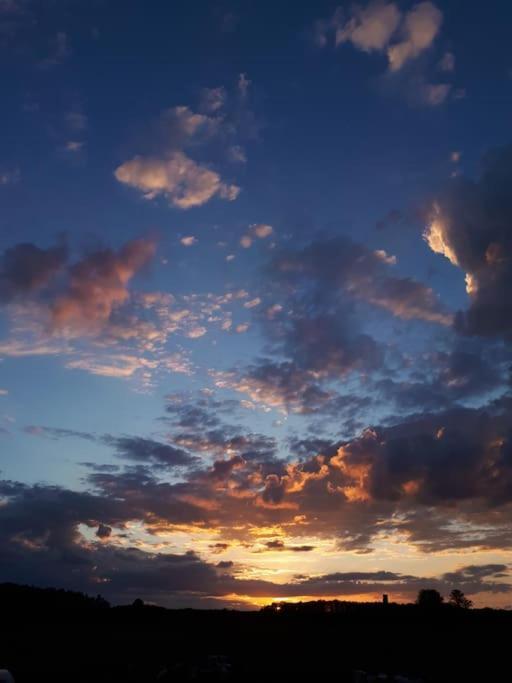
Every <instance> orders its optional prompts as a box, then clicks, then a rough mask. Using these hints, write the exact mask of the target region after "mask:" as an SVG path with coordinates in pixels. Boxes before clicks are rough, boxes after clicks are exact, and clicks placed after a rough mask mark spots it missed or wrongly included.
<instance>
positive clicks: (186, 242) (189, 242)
mask: <svg viewBox="0 0 512 683" xmlns="http://www.w3.org/2000/svg"><path fill="white" fill-rule="evenodd" d="M198 241H199V240H198V239H197V237H194V235H189V236H187V237H182V238H181V240H180V242H181V244H182V245H183V246H184V247H193V246H194V244H197V243H198Z"/></svg>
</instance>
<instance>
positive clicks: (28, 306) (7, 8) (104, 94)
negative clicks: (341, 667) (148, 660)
mask: <svg viewBox="0 0 512 683" xmlns="http://www.w3.org/2000/svg"><path fill="white" fill-rule="evenodd" d="M511 18H512V17H511V10H510V8H509V6H508V4H507V3H505V2H498V1H495V2H491V3H488V5H486V6H485V8H483V9H482V7H480V6H477V5H475V4H474V5H471V6H468V5H467V3H463V2H461V1H455V0H454V1H452V2H442V3H440V2H438V3H432V2H391V1H388V0H381V1H376V2H370V3H367V2H363V3H361V4H352V3H340V4H336V3H335V2H334V3H333V2H318V3H314V4H312V3H309V4H307V3H304V4H303V6H301V5H299V6H298V5H297V3H292V2H287V1H283V2H280V3H278V4H277V5H276V4H275V3H254V2H249V1H247V2H219V3H190V2H187V3H185V2H175V3H168V2H154V3H151V6H150V7H148V5H147V3H142V2H140V1H139V0H131V1H128V2H124V3H122V7H121V6H120V5H119V4H117V3H113V2H108V0H97V1H95V2H83V1H82V0H73V1H70V2H63V1H61V0H54V1H52V2H38V1H37V0H3V1H0V70H1V76H2V83H3V106H2V111H1V113H0V116H1V118H2V129H3V131H4V139H3V144H2V147H1V149H0V201H1V205H2V211H1V213H0V305H1V311H0V316H1V319H0V359H1V362H0V418H1V433H0V439H1V444H2V446H1V451H0V453H1V454H0V476H1V477H2V481H1V482H0V501H1V502H2V505H1V506H0V516H1V515H2V514H4V515H5V516H6V518H5V519H6V525H5V527H6V531H5V538H4V544H5V547H6V548H8V551H6V558H5V559H6V561H5V562H4V563H3V565H4V567H5V569H4V576H2V575H1V571H2V570H0V580H1V579H2V578H3V579H6V580H8V579H10V578H12V577H13V576H17V577H19V576H21V577H24V578H25V580H26V581H30V582H31V583H39V584H42V585H49V584H55V585H61V584H66V585H69V587H76V588H79V589H81V590H86V591H95V590H97V584H98V583H100V584H101V588H102V590H103V589H104V592H105V594H107V595H108V596H109V597H110V598H111V599H114V600H117V601H123V600H128V599H130V598H131V596H132V594H133V595H135V596H137V595H139V594H140V595H142V596H143V597H145V598H146V599H153V600H155V601H157V602H161V603H163V604H170V605H173V604H191V605H196V604H201V605H203V606H205V605H206V606H210V605H221V604H229V605H236V606H244V607H248V606H249V607H254V606H255V605H258V604H263V603H264V602H265V601H268V599H270V598H271V597H272V598H274V597H283V598H286V599H298V598H304V597H314V596H318V595H320V596H324V597H325V596H326V597H329V596H331V597H332V596H336V597H350V596H352V597H354V596H355V597H357V599H371V598H372V597H373V596H375V595H377V594H379V593H380V592H382V590H384V589H385V592H390V593H393V591H394V592H395V598H396V599H397V600H406V599H409V598H410V597H411V595H413V593H414V591H415V590H416V589H417V585H418V581H421V580H424V581H430V582H433V583H434V584H435V585H438V586H439V587H440V589H441V590H446V591H447V590H448V588H449V587H450V586H449V585H448V578H447V577H448V576H450V577H452V575H453V572H455V573H456V576H457V577H458V580H459V581H460V585H461V586H463V588H464V589H465V590H466V591H467V592H468V593H471V595H473V596H474V597H475V600H476V602H477V603H478V604H500V605H509V604H510V603H511V600H510V597H509V595H508V593H509V591H510V585H511V584H510V581H509V577H508V567H509V563H510V552H509V550H508V546H509V545H510V543H509V540H510V528H511V527H510V523H511V517H510V514H511V510H512V493H511V492H512V483H510V482H512V471H511V462H512V461H511V460H510V455H509V438H510V427H511V426H512V413H511V412H510V406H509V366H510V360H511V355H510V334H511V329H510V323H509V322H508V320H509V315H508V314H509V313H511V312H512V311H510V303H509V302H510V300H512V299H510V297H509V296H508V292H509V288H510V289H512V276H511V273H512V267H511V266H510V265H509V258H510V257H509V254H510V246H512V245H511V238H510V234H511V230H510V228H511V225H512V206H511V204H510V201H509V200H508V196H509V194H510V192H509V191H510V184H511V181H512V153H511V151H510V147H508V145H509V143H510V120H511V114H512V78H511V74H512V54H511V47H510V41H509V36H508V33H509V30H508V28H509V25H510V19H511ZM510 293H511V294H512V292H510ZM70 500H72V501H73V502H72V503H71V502H70ZM114 501H115V502H114ZM491 511H492V512H491ZM36 518H37V522H36V521H35V520H36ZM425 518H428V519H430V520H431V522H430V523H429V524H427V523H426V522H425V521H424V520H425ZM101 529H103V532H101V531H100V530H101ZM105 530H108V531H105ZM155 539H157V540H155ZM276 541H277V543H276ZM155 543H157V547H156V548H155ZM219 544H220V545H219ZM133 549H136V552H137V553H140V560H141V562H142V561H144V559H148V558H149V559H150V562H149V563H146V564H145V566H146V565H147V566H148V567H149V568H148V570H147V572H148V573H147V583H144V582H142V583H137V582H135V581H134V582H133V585H130V579H129V576H130V572H131V571H132V569H133V570H134V569H135V565H136V564H137V562H136V561H135V560H134V559H133V558H134V556H133V554H130V552H131V551H132V550H133ZM312 550H316V552H314V553H313V552H311V551H312ZM65 553H70V554H71V555H72V556H76V558H80V559H81V561H83V564H84V567H85V568H84V570H83V573H82V574H80V575H79V576H77V577H75V579H74V580H71V583H70V579H69V576H68V575H66V573H65V572H63V571H62V569H59V558H62V557H64V556H65ZM113 558H116V559H115V562H118V563H119V566H118V567H117V570H116V571H117V572H118V574H116V576H119V572H121V573H122V572H123V571H125V572H126V574H127V577H128V578H127V579H126V580H124V581H122V582H121V581H119V580H118V579H116V578H115V576H114V575H110V574H109V567H110V566H112V564H115V562H114V559H113ZM132 562H134V563H135V565H134V567H133V568H132V567H131V565H130V563H132ZM162 562H164V563H165V562H167V563H169V565H172V572H171V574H170V577H169V579H168V580H167V582H164V583H163V584H162V585H160V584H158V581H157V580H156V578H155V576H156V575H157V574H158V573H159V572H160V568H161V563H162ZM219 562H220V564H219ZM109 563H110V564H109ZM301 563H302V564H303V565H304V566H305V567H306V570H304V572H303V574H304V575H305V576H307V577H309V578H308V580H307V581H306V580H305V579H303V578H302V579H301V578H300V577H297V571H298V565H300V564H301ZM128 565H130V566H128ZM185 565H186V566H187V568H188V570H190V572H191V573H190V576H192V575H194V576H196V575H195V574H194V571H195V572H196V573H197V576H196V578H195V579H194V580H192V579H191V583H190V585H188V584H187V585H185V587H183V584H182V582H181V578H182V577H181V573H180V572H181V568H182V567H183V566H185ZM150 566H151V567H154V569H151V568H150ZM20 567H21V568H22V571H21V573H20ZM93 567H94V569H92V568H93ZM98 567H99V569H98ZM190 567H192V569H193V570H194V571H192V570H191V569H190ZM475 567H476V568H477V569H475ZM153 571H154V573H155V575H153V574H152V572H153ZM353 571H357V572H363V573H365V578H364V579H363V582H364V585H361V584H360V582H358V581H354V579H353V578H351V576H352V575H351V574H350V572H353ZM382 571H388V572H392V573H393V578H392V579H389V578H388V579H383V578H382V575H380V574H379V572H382ZM98 573H99V574H101V575H100V576H98ZM501 575H503V577H505V578H503V577H502V576H501ZM333 576H336V577H337V578H336V579H333V578H332V577H333ZM450 580H452V578H450ZM116 581H117V583H116ZM194 581H196V583H194ZM308 581H309V583H308ZM386 581H390V582H391V583H386ZM173 582H174V583H173ZM123 586H124V587H123ZM126 586H129V588H126ZM177 586H181V588H178V587H177ZM308 591H309V592H308ZM198 596H199V597H198Z"/></svg>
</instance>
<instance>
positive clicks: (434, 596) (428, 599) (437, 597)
mask: <svg viewBox="0 0 512 683" xmlns="http://www.w3.org/2000/svg"><path fill="white" fill-rule="evenodd" d="M416 604H417V605H418V606H419V607H424V608H428V609H435V608H438V607H441V605H442V604H443V596H442V595H441V593H440V592H439V591H436V590H435V588H422V589H421V590H420V592H419V593H418V597H417V598H416Z"/></svg>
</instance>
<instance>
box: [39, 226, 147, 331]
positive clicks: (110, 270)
mask: <svg viewBox="0 0 512 683" xmlns="http://www.w3.org/2000/svg"><path fill="white" fill-rule="evenodd" d="M154 254H155V242H154V241H153V240H151V239H138V240H132V241H131V242H127V243H126V244H125V245H124V246H123V247H122V248H121V249H120V250H119V251H118V252H114V251H112V250H111V249H103V250H101V251H96V252H93V253H92V254H90V255H88V256H86V257H84V258H83V259H82V260H81V261H78V262H77V263H75V264H73V265H72V266H70V268H69V271H68V275H69V278H68V283H67V286H66V288H65V290H64V292H62V293H61V294H60V295H58V296H57V297H56V298H55V300H54V301H53V303H52V305H51V307H50V308H51V325H52V327H53V328H54V329H58V330H60V331H64V332H68V333H71V334H74V333H75V332H76V331H79V332H80V333H84V332H86V331H87V330H91V329H92V330H94V329H97V328H98V327H102V326H103V325H105V324H106V323H107V322H108V321H109V319H110V317H111V315H112V313H113V311H114V310H115V309H116V308H117V307H119V306H120V305H122V304H124V303H125V302H126V301H127V300H128V297H129V291H128V284H129V282H130V280H131V279H132V278H133V276H134V275H135V274H136V273H137V272H138V271H139V270H140V269H141V268H143V267H144V266H145V265H146V264H147V263H149V261H150V260H151V259H152V258H153V256H154Z"/></svg>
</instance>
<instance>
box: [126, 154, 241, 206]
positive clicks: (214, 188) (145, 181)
mask: <svg viewBox="0 0 512 683" xmlns="http://www.w3.org/2000/svg"><path fill="white" fill-rule="evenodd" d="M115 177H116V178H117V180H119V182H121V183H124V184H126V185H130V186H131V187H135V188H136V189H138V190H140V191H141V192H142V193H143V195H144V197H145V198H146V199H154V198H155V197H157V196H159V195H164V196H166V197H167V199H168V200H169V202H170V203H171V204H172V205H173V206H176V207H178V208H180V209H190V208H191V207H194V206H201V205H202V204H205V203H206V202H208V201H209V200H210V199H212V197H214V196H219V197H220V198H221V199H226V200H228V201H233V200H234V199H236V198H237V196H238V193H239V192H240V188H239V187H238V186H237V185H229V184H226V183H224V182H222V180H221V178H220V175H219V174H218V173H217V172H216V171H212V170H211V169H209V168H206V167H205V166H201V165H200V164H198V163H196V162H195V161H193V160H192V159H190V157H188V156H187V155H186V154H184V153H183V152H174V153H172V154H171V155H170V156H169V157H168V158H167V159H155V158H151V157H139V156H137V157H134V158H133V159H131V160H130V161H127V162H125V163H124V164H121V166H119V167H118V168H117V169H116V171H115Z"/></svg>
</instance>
